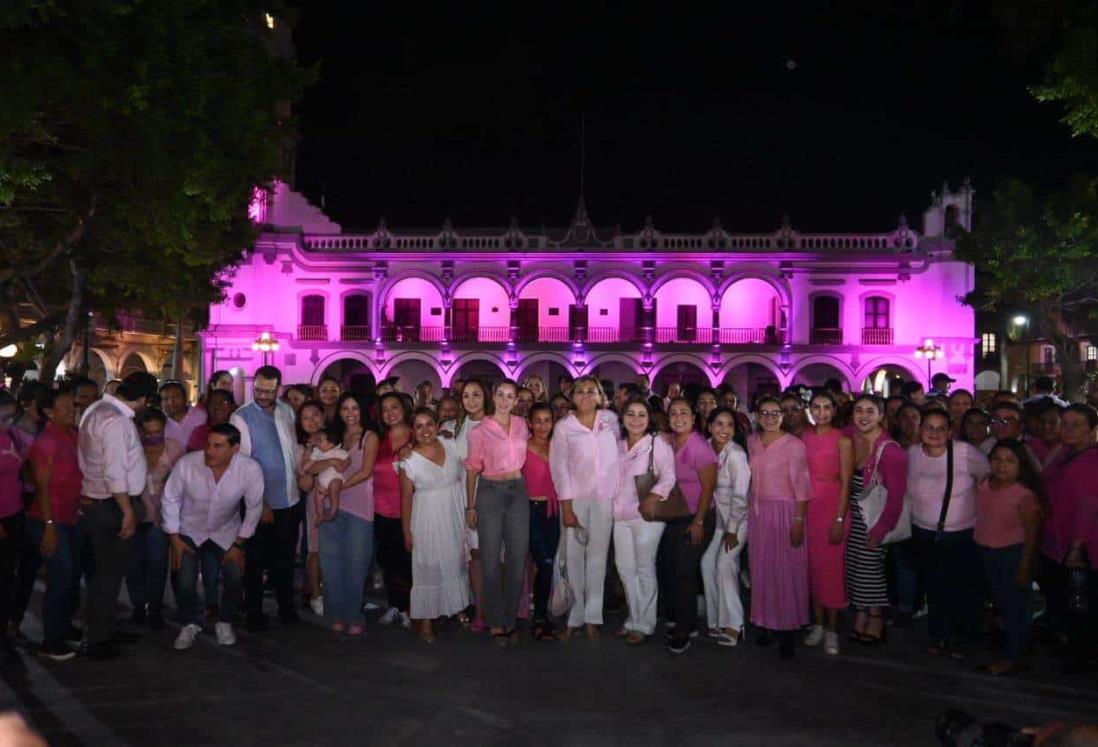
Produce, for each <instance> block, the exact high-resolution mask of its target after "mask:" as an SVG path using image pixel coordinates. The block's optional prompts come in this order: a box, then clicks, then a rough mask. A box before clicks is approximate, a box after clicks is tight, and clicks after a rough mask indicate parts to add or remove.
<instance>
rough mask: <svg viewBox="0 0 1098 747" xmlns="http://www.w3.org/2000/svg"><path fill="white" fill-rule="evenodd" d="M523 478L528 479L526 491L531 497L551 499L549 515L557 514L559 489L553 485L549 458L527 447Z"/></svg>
mask: <svg viewBox="0 0 1098 747" xmlns="http://www.w3.org/2000/svg"><path fill="white" fill-rule="evenodd" d="M522 479H524V480H526V492H527V493H529V494H530V498H531V499H534V498H545V499H547V500H548V501H549V506H548V511H549V516H556V514H557V489H556V488H555V487H554V486H553V475H552V473H551V472H550V471H549V460H548V459H542V458H541V454H539V453H537V452H536V451H534V450H533V449H530V448H527V449H526V461H525V462H524V463H523V465H522Z"/></svg>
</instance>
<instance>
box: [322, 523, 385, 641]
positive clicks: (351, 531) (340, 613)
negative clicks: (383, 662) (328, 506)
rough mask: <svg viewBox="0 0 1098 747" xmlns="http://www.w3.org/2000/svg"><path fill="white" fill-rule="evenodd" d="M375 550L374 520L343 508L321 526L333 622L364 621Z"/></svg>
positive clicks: (326, 591)
mask: <svg viewBox="0 0 1098 747" xmlns="http://www.w3.org/2000/svg"><path fill="white" fill-rule="evenodd" d="M373 550H374V523H373V522H372V521H366V520H365V519H363V518H361V517H358V516H355V515H354V514H349V513H347V512H346V511H343V510H340V511H338V512H336V515H335V518H334V519H332V520H331V521H326V522H324V523H323V524H321V525H320V571H321V573H322V574H323V575H324V616H325V617H327V618H328V619H329V620H330V621H331V622H345V623H351V622H361V621H362V590H363V587H364V586H365V584H366V574H367V572H368V571H369V570H370V558H371V557H372V554H373Z"/></svg>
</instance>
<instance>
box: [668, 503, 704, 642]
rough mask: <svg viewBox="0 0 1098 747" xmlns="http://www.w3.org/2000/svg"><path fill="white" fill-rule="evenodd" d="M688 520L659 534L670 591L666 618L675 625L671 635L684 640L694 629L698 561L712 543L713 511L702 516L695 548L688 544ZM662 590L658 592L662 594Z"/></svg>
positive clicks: (696, 622) (698, 578)
mask: <svg viewBox="0 0 1098 747" xmlns="http://www.w3.org/2000/svg"><path fill="white" fill-rule="evenodd" d="M693 521H694V518H693V517H692V516H687V517H685V518H682V519H675V520H674V521H669V522H667V528H666V529H664V530H663V537H662V538H661V540H660V543H661V545H662V544H663V542H664V541H666V542H667V545H666V547H667V565H668V568H667V574H668V580H669V583H671V585H672V586H671V588H670V589H669V590H668V591H669V595H670V596H669V598H668V600H667V602H670V605H668V604H667V603H666V602H665V608H667V610H668V613H667V616H668V618H669V619H672V620H674V621H675V635H676V636H678V637H685V636H688V635H690V634H691V633H693V632H694V631H695V630H696V629H697V627H698V587H699V584H698V582H699V580H700V578H701V575H700V572H701V558H702V555H703V554H704V553H705V550H706V548H708V547H709V542H710V540H712V539H713V531H714V529H715V528H716V523H717V519H716V511H714V510H713V509H709V513H707V514H706V515H705V520H704V524H703V526H702V529H703V537H702V541H701V542H700V543H698V544H697V545H694V544H691V542H690V534H689V532H688V531H687V530H689V529H690V524H691V522H693ZM663 591H664V590H663V589H662V588H661V589H660V592H661V593H663Z"/></svg>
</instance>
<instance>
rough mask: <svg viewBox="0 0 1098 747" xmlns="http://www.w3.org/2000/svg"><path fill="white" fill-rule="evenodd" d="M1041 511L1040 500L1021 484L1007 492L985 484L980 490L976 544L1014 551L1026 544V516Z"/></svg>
mask: <svg viewBox="0 0 1098 747" xmlns="http://www.w3.org/2000/svg"><path fill="white" fill-rule="evenodd" d="M1040 510H1041V508H1040V506H1039V505H1038V504H1037V497H1036V496H1035V495H1033V492H1032V491H1031V490H1030V489H1029V488H1027V487H1026V486H1025V485H1022V484H1021V483H1017V482H1016V483H1014V484H1013V485H1008V486H1007V487H1005V488H993V487H991V481H990V480H984V481H983V482H982V483H980V487H979V488H978V489H977V490H976V532H975V534H974V535H973V537H974V539H975V540H976V544H978V545H983V546H984V547H992V548H998V547H1010V546H1011V545H1020V544H1022V543H1023V542H1025V541H1026V525H1025V524H1024V523H1023V522H1022V512H1023V511H1026V512H1030V511H1032V512H1034V514H1036V513H1037V512H1039V511H1040Z"/></svg>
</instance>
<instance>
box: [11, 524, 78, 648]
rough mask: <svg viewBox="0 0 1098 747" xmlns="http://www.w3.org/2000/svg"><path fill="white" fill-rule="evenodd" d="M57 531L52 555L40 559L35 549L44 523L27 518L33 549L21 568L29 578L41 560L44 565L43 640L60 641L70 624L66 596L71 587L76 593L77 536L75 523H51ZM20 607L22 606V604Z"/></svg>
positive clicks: (28, 539) (38, 544) (70, 617)
mask: <svg viewBox="0 0 1098 747" xmlns="http://www.w3.org/2000/svg"><path fill="white" fill-rule="evenodd" d="M53 527H54V529H55V530H56V532H57V549H55V550H54V551H53V555H52V556H50V557H48V558H43V557H42V556H41V554H40V553H38V552H37V550H38V547H39V546H40V545H41V544H42V535H43V534H44V533H45V529H46V525H45V524H44V523H42V520H41V519H35V518H32V517H28V519H27V543H28V544H30V545H31V546H32V547H34V548H35V553H34V555H33V558H34V560H33V561H30V560H29V557H30V556H29V555H28V556H27V557H28V565H27V568H26V569H25V571H26V573H27V574H28V576H29V577H30V578H32V579H33V578H34V577H35V576H37V575H38V569H39V567H41V564H42V563H45V565H46V593H45V595H43V597H42V627H43V631H44V632H43V636H42V640H43V642H46V643H49V642H56V641H61V640H63V639H64V637H65V631H67V630H68V628H69V625H70V624H71V623H72V610H71V609H70V599H71V598H72V594H73V588H74V587H75V589H76V592H75V593H76V594H79V593H80V535H79V532H78V529H77V526H76V525H75V524H54V525H53ZM23 609H26V608H25V607H24V608H23Z"/></svg>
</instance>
